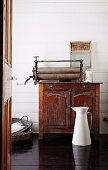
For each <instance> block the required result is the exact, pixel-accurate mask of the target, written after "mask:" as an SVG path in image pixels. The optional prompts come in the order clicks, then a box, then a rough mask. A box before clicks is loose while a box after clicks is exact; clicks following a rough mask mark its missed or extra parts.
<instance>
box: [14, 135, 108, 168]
mask: <svg viewBox="0 0 108 170" xmlns="http://www.w3.org/2000/svg"><path fill="white" fill-rule="evenodd" d="M71 141H72V136H71V135H70V134H65V135H63V134H50V135H45V137H44V140H39V139H38V135H36V134H35V135H33V137H32V138H31V140H28V141H25V142H22V143H14V144H13V145H12V157H11V158H12V162H11V164H12V165H11V170H60V169H61V170H79V169H80V170H108V135H99V139H98V140H94V139H93V138H92V144H91V145H90V146H84V147H83V146H75V145H72V144H71Z"/></svg>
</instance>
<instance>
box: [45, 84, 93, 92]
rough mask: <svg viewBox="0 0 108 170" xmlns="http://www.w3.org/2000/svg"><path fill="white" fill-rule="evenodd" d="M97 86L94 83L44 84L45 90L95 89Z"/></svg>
mask: <svg viewBox="0 0 108 170" xmlns="http://www.w3.org/2000/svg"><path fill="white" fill-rule="evenodd" d="M95 88H96V86H95V85H94V84H93V83H49V84H44V86H43V90H44V91H53V90H57V91H59V90H61V91H72V90H73V89H74V90H86V89H87V90H88V89H90V90H95Z"/></svg>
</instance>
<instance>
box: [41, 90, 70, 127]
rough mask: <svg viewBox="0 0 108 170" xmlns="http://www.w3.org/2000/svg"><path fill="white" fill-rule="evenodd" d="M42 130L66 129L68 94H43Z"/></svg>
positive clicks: (68, 104) (68, 109)
mask: <svg viewBox="0 0 108 170" xmlns="http://www.w3.org/2000/svg"><path fill="white" fill-rule="evenodd" d="M43 100H44V105H43V110H44V118H43V123H44V129H45V128H46V129H50V128H54V129H58V128H60V129H62V128H66V127H68V124H69V121H68V119H69V114H70V113H69V112H70V94H69V93H68V92H61V91H57V92H56V91H55V92H54V91H53V92H44V99H43Z"/></svg>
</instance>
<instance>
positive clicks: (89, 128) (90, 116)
mask: <svg viewBox="0 0 108 170" xmlns="http://www.w3.org/2000/svg"><path fill="white" fill-rule="evenodd" d="M87 113H91V112H87ZM92 120H93V119H92V114H90V127H89V129H90V131H91V127H92Z"/></svg>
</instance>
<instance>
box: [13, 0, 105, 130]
mask: <svg viewBox="0 0 108 170" xmlns="http://www.w3.org/2000/svg"><path fill="white" fill-rule="evenodd" d="M107 35H108V1H107V0H76V1H75V0H69V1H66V0H23V1H22V0H14V1H13V51H12V53H13V76H15V77H17V80H14V81H13V107H12V109H13V116H16V114H17V115H18V114H19V116H20V113H21V114H23V113H30V115H29V114H28V116H30V119H31V120H32V121H33V122H36V124H34V127H36V129H37V128H38V126H37V125H38V124H37V123H38V111H39V110H38V97H39V94H38V85H36V86H35V85H34V84H33V81H32V80H30V81H29V82H27V84H26V85H24V82H25V80H26V79H27V78H28V77H29V76H30V75H32V67H33V65H34V63H33V60H34V59H33V56H37V55H39V56H40V57H39V58H40V59H52V60H53V59H63V60H64V59H70V51H69V50H70V49H69V47H70V41H77V40H80V41H92V68H93V80H94V81H96V82H102V83H103V84H101V85H100V86H101V99H100V101H101V103H100V110H101V113H100V117H101V116H102V113H105V112H106V113H107V112H108V97H107V94H108V66H107V63H108V36H107ZM50 66H52V65H51V64H50ZM63 66H64V65H63ZM66 66H67V65H66ZM34 113H36V115H35V114H34ZM106 131H108V129H107V127H106V125H105V122H103V121H102V120H101V119H100V132H102V133H103V132H105V133H106Z"/></svg>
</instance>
